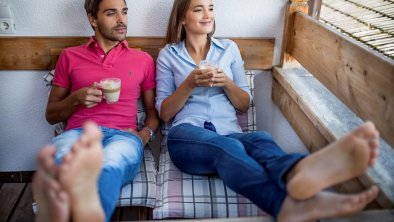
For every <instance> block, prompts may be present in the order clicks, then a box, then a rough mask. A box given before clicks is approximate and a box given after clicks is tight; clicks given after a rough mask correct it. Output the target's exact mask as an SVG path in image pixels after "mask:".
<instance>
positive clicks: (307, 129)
mask: <svg viewBox="0 0 394 222" xmlns="http://www.w3.org/2000/svg"><path fill="white" fill-rule="evenodd" d="M274 70H275V69H274ZM272 100H273V101H274V102H275V104H276V105H277V106H278V107H279V109H280V110H281V112H282V113H283V115H284V116H285V117H286V119H287V121H289V123H290V125H291V126H292V128H293V129H294V130H295V131H296V132H297V135H298V136H299V137H300V139H301V141H302V142H303V143H304V145H305V147H306V148H307V149H308V150H309V152H314V151H317V150H319V149H320V148H321V147H324V146H326V145H327V144H328V143H329V142H328V141H327V140H326V139H325V138H324V137H323V136H322V135H321V133H320V131H319V130H318V129H317V127H316V126H314V125H313V123H312V122H311V121H310V120H309V118H308V117H307V116H306V115H305V113H304V112H303V111H302V110H301V109H300V105H299V104H297V101H298V100H297V99H295V100H293V99H292V98H291V97H290V96H289V94H288V93H287V92H286V91H285V89H284V88H283V87H282V86H281V85H280V84H279V83H278V81H277V80H276V79H274V80H273V82H272Z"/></svg>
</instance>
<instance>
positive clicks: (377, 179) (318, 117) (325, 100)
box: [273, 67, 394, 208]
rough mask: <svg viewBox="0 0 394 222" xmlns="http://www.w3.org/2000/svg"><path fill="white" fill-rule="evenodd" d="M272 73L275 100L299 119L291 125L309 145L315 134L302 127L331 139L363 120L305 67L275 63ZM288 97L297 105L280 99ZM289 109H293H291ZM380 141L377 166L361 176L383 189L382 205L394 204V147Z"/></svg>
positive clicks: (291, 117)
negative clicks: (276, 64)
mask: <svg viewBox="0 0 394 222" xmlns="http://www.w3.org/2000/svg"><path fill="white" fill-rule="evenodd" d="M304 73H305V74H304ZM273 76H274V79H275V81H276V82H277V83H278V84H274V85H273V95H274V101H275V102H276V103H277V105H278V106H279V107H280V108H282V112H283V113H284V114H285V116H286V118H287V119H288V120H289V121H290V122H291V121H292V120H297V121H298V122H297V121H293V123H292V126H293V127H294V129H295V131H296V132H297V134H298V135H299V136H300V138H301V139H302V140H303V141H304V143H305V144H306V145H309V144H316V142H313V141H314V140H315V138H316V136H315V135H313V134H311V136H310V137H309V138H308V136H304V135H305V130H306V129H304V128H303V127H306V128H307V129H308V128H313V127H314V128H315V129H316V130H317V131H318V132H319V133H320V134H321V136H322V137H323V138H324V139H325V140H327V141H328V142H330V143H331V142H334V141H336V140H338V139H339V138H341V137H342V136H344V135H345V134H346V133H347V132H349V131H351V130H352V129H354V128H355V127H357V126H359V125H361V124H362V122H363V121H362V120H361V119H359V118H357V116H355V115H354V113H352V112H351V111H350V110H349V109H348V108H347V107H346V106H344V105H343V104H342V103H341V102H340V101H339V100H338V99H337V98H335V96H334V95H329V91H328V90H327V89H323V88H324V87H323V86H322V85H321V83H319V82H318V81H317V80H316V79H315V78H313V76H311V75H310V74H309V73H307V71H306V70H305V71H299V70H297V69H292V70H289V69H281V68H279V67H275V68H274V72H273ZM281 88H282V89H281ZM277 91H279V92H282V93H278V92H277ZM283 92H285V93H283ZM277 94H280V95H277ZM282 97H283V98H282ZM286 97H290V98H291V100H292V102H287V103H289V104H291V103H292V104H294V105H288V106H284V105H283V104H281V103H283V102H281V101H283V100H286ZM287 100H288V99H287ZM297 107H298V108H297ZM286 109H290V111H288V110H286ZM298 109H299V110H301V111H302V114H304V115H305V116H306V117H307V118H308V119H309V120H310V122H311V123H312V126H311V124H308V122H306V121H303V122H301V121H300V120H302V119H305V118H303V116H302V115H301V114H300V112H298V111H297V110H298ZM295 124H296V125H298V126H296V125H295ZM311 132H313V131H311ZM305 140H306V141H305ZM380 143H381V144H380V147H379V150H380V155H379V158H378V160H377V161H376V164H375V166H374V167H371V168H369V169H368V170H367V171H366V173H364V175H362V176H360V177H359V178H358V180H359V181H360V182H361V183H362V184H363V185H364V187H370V186H371V185H372V184H376V185H378V186H379V188H380V190H381V192H380V194H379V197H378V198H377V202H378V204H379V205H380V206H381V207H383V208H392V207H393V206H394V172H393V171H392V169H393V168H394V150H393V149H392V148H391V147H390V146H389V145H388V144H387V143H384V141H380ZM312 147H313V146H312ZM347 190H353V191H355V192H356V191H358V190H360V189H359V188H357V186H352V185H349V186H348V187H347Z"/></svg>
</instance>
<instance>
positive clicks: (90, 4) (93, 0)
mask: <svg viewBox="0 0 394 222" xmlns="http://www.w3.org/2000/svg"><path fill="white" fill-rule="evenodd" d="M101 1H102V0H85V5H84V7H85V11H86V14H87V15H91V16H92V17H93V18H95V19H97V13H98V11H99V6H100V3H101ZM124 2H125V3H126V0H124ZM92 28H93V30H95V29H94V27H93V26H92Z"/></svg>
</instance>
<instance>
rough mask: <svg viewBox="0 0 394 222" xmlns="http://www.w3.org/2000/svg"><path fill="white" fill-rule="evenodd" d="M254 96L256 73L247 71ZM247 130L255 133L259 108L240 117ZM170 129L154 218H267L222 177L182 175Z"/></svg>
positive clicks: (165, 132) (158, 181) (162, 153)
mask: <svg viewBox="0 0 394 222" xmlns="http://www.w3.org/2000/svg"><path fill="white" fill-rule="evenodd" d="M246 75H247V78H248V83H249V86H250V88H251V92H252V95H253V92H254V86H253V79H254V74H253V72H251V71H246ZM238 121H239V123H240V125H241V128H242V129H243V130H244V131H255V130H256V121H255V106H254V103H253V102H252V103H251V107H250V108H249V111H248V112H247V113H244V114H239V115H238ZM169 129H170V125H169V124H164V125H163V127H162V129H161V130H162V134H163V135H164V139H163V140H162V144H161V148H162V149H161V154H160V160H159V172H158V175H157V200H156V207H155V209H154V210H153V218H154V219H163V218H207V217H208V218H212V217H213V218H216V217H242V216H263V215H267V214H266V213H265V212H263V211H261V210H260V209H259V208H258V207H257V206H256V205H254V204H253V203H251V202H250V201H249V200H248V199H246V198H245V197H243V196H242V195H240V194H236V193H235V192H234V191H232V190H231V189H230V188H228V187H227V186H225V185H224V183H223V181H222V180H221V179H220V178H219V177H218V176H196V175H190V174H186V173H182V172H181V171H180V170H179V169H178V168H176V166H175V165H174V164H173V163H172V161H171V159H170V156H169V154H168V152H167V146H166V135H168V130H169Z"/></svg>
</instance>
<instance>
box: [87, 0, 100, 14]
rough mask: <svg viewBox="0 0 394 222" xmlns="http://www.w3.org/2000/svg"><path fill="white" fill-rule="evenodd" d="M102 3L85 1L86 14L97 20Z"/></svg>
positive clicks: (95, 0) (92, 0) (94, 0)
mask: <svg viewBox="0 0 394 222" xmlns="http://www.w3.org/2000/svg"><path fill="white" fill-rule="evenodd" d="M100 2H101V0H85V5H84V7H85V11H86V14H88V15H91V16H93V18H97V12H98V10H99V5H100Z"/></svg>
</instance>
